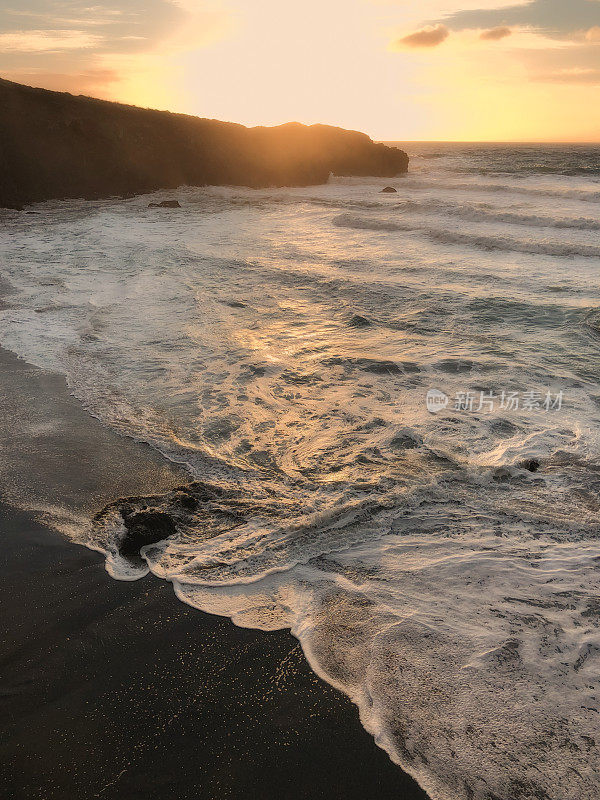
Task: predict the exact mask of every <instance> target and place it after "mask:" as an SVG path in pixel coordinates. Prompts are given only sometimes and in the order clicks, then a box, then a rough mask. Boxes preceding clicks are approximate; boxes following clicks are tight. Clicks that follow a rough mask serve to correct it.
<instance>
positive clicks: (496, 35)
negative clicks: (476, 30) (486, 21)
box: [479, 25, 512, 42]
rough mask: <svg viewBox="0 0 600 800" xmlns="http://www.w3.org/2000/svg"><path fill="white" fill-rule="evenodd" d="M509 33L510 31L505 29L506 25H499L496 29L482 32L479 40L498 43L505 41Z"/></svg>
mask: <svg viewBox="0 0 600 800" xmlns="http://www.w3.org/2000/svg"><path fill="white" fill-rule="evenodd" d="M511 33H512V30H511V29H510V28H507V27H506V25H499V26H498V27H496V28H488V29H487V30H486V31H482V32H481V34H480V36H479V38H480V39H483V40H484V41H486V42H498V41H499V40H500V39H506V37H507V36H510V35H511Z"/></svg>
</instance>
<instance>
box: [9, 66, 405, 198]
mask: <svg viewBox="0 0 600 800" xmlns="http://www.w3.org/2000/svg"><path fill="white" fill-rule="evenodd" d="M407 169H408V156H407V155H406V153H404V152H403V151H402V150H399V149H397V148H394V147H387V146H385V145H383V144H376V143H375V142H373V141H372V140H371V139H370V138H369V137H368V136H366V135H365V134H363V133H358V132H355V131H347V130H343V129H342V128H334V127H330V126H327V125H311V126H306V125H301V124H299V123H294V122H292V123H289V124H286V125H280V126H278V127H274V128H264V127H258V128H246V127H244V126H243V125H237V124H235V123H230V122H219V121H217V120H211V119H201V118H199V117H191V116H187V115H185V114H174V113H171V112H168V111H154V110H149V109H142V108H137V107H135V106H127V105H122V104H120V103H112V102H108V101H105V100H96V99H93V98H90V97H82V96H77V97H76V96H74V95H71V94H66V93H62V92H52V91H48V90H46V89H35V88H32V87H30V86H23V85H21V84H17V83H13V82H11V81H5V80H0V206H4V207H18V206H20V205H24V204H27V203H31V202H37V201H42V200H50V199H58V198H75V197H83V198H87V199H94V198H100V197H110V196H114V195H129V194H143V193H146V192H152V191H155V190H158V189H174V188H177V187H178V186H182V185H190V186H206V185H231V186H249V187H255V188H259V187H269V186H309V185H314V184H319V183H325V182H326V181H327V180H328V178H329V175H330V173H333V174H334V175H338V176H350V175H356V176H368V175H373V176H379V177H394V176H396V175H398V174H400V173H403V172H406V171H407Z"/></svg>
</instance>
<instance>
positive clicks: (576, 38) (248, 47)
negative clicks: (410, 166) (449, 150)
mask: <svg viewBox="0 0 600 800" xmlns="http://www.w3.org/2000/svg"><path fill="white" fill-rule="evenodd" d="M0 76H1V77H4V78H8V79H10V80H15V81H19V82H21V83H27V84H29V85H33V86H42V87H45V88H49V89H58V90H61V91H69V92H73V93H75V94H87V95H92V96H94V97H102V98H106V99H110V100H119V101H122V102H126V103H132V104H135V105H141V106H146V107H152V108H161V109H169V110H172V111H180V112H184V113H188V114H195V115H198V116H202V117H211V118H215V119H224V120H231V121H235V122H241V123H243V124H245V125H274V124H280V123H283V122H288V121H290V120H297V121H299V122H304V123H309V124H310V123H314V122H323V123H328V124H332V125H339V126H341V127H345V128H353V129H356V130H363V131H365V132H367V133H368V134H369V135H371V136H372V137H373V138H375V139H380V140H387V141H409V140H430V141H431V140H442V141H600V0H513V2H509V3H506V2H504V3H503V2H502V0H419V1H418V2H417V1H416V0H303V1H302V2H301V3H297V2H293V1H292V0H0Z"/></svg>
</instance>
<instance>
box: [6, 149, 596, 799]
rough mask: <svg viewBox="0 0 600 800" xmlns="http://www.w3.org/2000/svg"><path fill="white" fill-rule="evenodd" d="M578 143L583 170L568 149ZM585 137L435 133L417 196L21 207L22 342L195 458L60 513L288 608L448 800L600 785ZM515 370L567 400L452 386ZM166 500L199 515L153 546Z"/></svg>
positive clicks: (323, 661) (420, 165)
mask: <svg viewBox="0 0 600 800" xmlns="http://www.w3.org/2000/svg"><path fill="white" fill-rule="evenodd" d="M438 151H439V152H438ZM561 158H562V159H563V160H564V161H565V162H568V164H569V167H568V170H567V171H568V172H571V173H572V174H550V173H549V172H548V170H549V169H550V167H549V166H548V165H550V166H551V165H553V164H559V163H561V162H560V159H561ZM586 158H587V156H585V153H584V151H583V150H582V151H579V150H577V148H571V149H569V148H566V149H565V151H564V153H563V155H562V156H560V154H559V153H558V151H557V150H555V149H550V150H548V152H546V151H539V152H537V153H535V154H534V155H532V154H531V152H530V151H527V152H524V151H523V152H522V151H520V150H519V151H515V152H510V151H508V150H507V151H506V152H504V151H501V150H499V149H497V148H496V149H494V148H492V149H489V150H486V149H485V148H484V149H483V150H477V149H476V148H475V149H474V148H472V147H471V148H466V149H462V150H461V149H460V148H458V149H452V148H448V147H447V146H442V145H435V146H432V147H431V149H430V150H427V148H424V149H423V151H422V153H421V158H417V159H415V162H414V163H415V165H416V169H415V171H414V172H413V174H412V175H410V176H408V177H407V178H404V179H399V180H398V181H396V182H395V185H396V186H397V188H398V190H399V193H398V195H381V194H379V192H380V189H381V188H382V187H383V183H382V182H381V181H375V180H368V179H357V178H355V179H336V180H332V181H331V183H330V184H329V185H328V186H325V187H316V188H315V187H309V188H302V189H279V190H260V191H251V190H245V189H235V188H205V189H181V190H180V191H179V192H177V193H176V195H175V194H174V195H173V196H177V197H178V198H179V199H180V201H181V203H182V208H181V209H180V210H177V211H173V212H171V211H170V212H168V213H163V212H162V211H160V210H154V209H147V208H146V206H147V204H148V198H136V199H132V200H129V201H106V202H97V203H83V202H79V201H73V202H68V203H52V204H46V205H44V206H40V207H38V208H37V209H36V210H37V211H38V214H37V215H36V216H28V217H24V216H19V215H17V214H6V215H5V216H4V217H3V227H2V229H1V230H0V239H1V243H2V248H3V253H4V257H3V258H4V260H3V263H2V267H1V273H2V277H3V278H4V279H5V280H7V281H9V282H10V285H11V286H12V293H11V294H10V295H9V296H7V297H6V306H4V305H1V304H0V343H1V344H2V345H3V346H5V347H8V348H11V349H12V350H14V351H15V352H17V353H19V354H20V355H22V356H24V357H25V358H27V359H28V360H29V361H31V362H33V363H35V364H37V365H39V366H42V367H46V368H48V369H53V370H58V371H61V372H63V373H64V374H65V375H66V377H67V380H68V382H69V386H70V387H71V390H72V391H73V393H74V394H75V395H76V396H77V397H78V398H79V400H80V401H81V402H82V403H83V404H84V405H85V407H86V408H87V409H88V410H89V411H90V413H92V414H94V415H95V416H97V417H98V418H99V419H101V420H102V421H103V422H104V423H106V424H107V425H110V426H111V427H113V428H114V429H115V430H117V431H119V432H120V433H122V434H124V435H127V436H131V437H134V438H136V439H139V440H141V441H145V442H148V443H149V444H151V445H152V446H153V447H155V448H156V449H158V450H160V451H161V452H162V453H163V454H164V455H165V456H166V457H167V458H169V459H171V460H173V461H176V462H178V463H180V464H183V465H185V466H186V467H187V469H188V470H189V472H190V480H192V479H193V480H194V482H193V483H192V484H191V485H190V486H189V487H181V488H180V489H178V490H174V491H173V492H171V493H168V494H165V495H157V496H153V497H148V498H145V499H143V498H142V499H139V498H138V499H131V498H130V499H128V500H119V499H118V498H115V503H114V504H113V505H111V506H110V507H108V508H107V509H105V510H104V512H103V513H102V514H100V516H99V517H98V518H97V519H96V520H94V521H93V523H90V524H89V526H87V527H86V528H85V530H84V531H82V530H79V532H78V533H77V534H74V533H73V524H74V523H73V519H74V517H73V515H72V514H69V510H68V509H63V510H59V511H56V513H55V514H54V516H55V517H56V519H57V524H58V525H63V527H64V526H65V520H69V524H68V526H66V528H65V529H67V528H68V533H69V535H73V536H74V537H75V538H77V539H81V538H82V537H83V538H84V540H85V541H86V543H87V544H88V546H90V547H94V548H96V549H99V550H101V551H102V552H104V553H106V559H107V569H108V570H109V572H110V573H111V574H112V575H113V576H114V577H116V578H119V579H123V580H134V579H136V578H138V577H141V576H142V575H144V574H147V573H148V572H149V571H151V572H153V573H154V574H155V575H157V576H158V577H160V578H162V579H167V580H170V581H172V582H173V585H174V588H175V591H176V593H177V595H178V597H180V598H181V599H182V600H183V601H184V602H186V603H189V604H191V605H193V606H196V607H198V608H201V609H203V610H205V611H208V612H210V613H215V614H221V615H225V616H228V617H231V619H232V620H233V621H234V622H235V623H236V624H238V625H244V626H250V627H256V628H261V629H264V630H272V629H278V628H286V627H289V628H291V630H292V631H293V633H294V634H295V635H296V636H297V637H298V639H299V640H300V641H301V643H302V646H303V648H304V652H305V653H306V655H307V658H308V659H309V661H310V663H311V665H312V666H313V668H314V669H315V671H316V672H318V673H319V674H320V675H321V676H322V677H323V678H325V679H326V680H327V681H329V682H330V683H331V684H333V685H334V686H337V687H339V688H340V689H341V690H343V691H344V692H346V693H347V694H348V695H349V696H350V697H351V698H352V699H353V700H354V702H356V704H357V705H358V706H359V708H360V713H361V720H362V723H363V725H364V726H365V728H367V730H369V731H370V732H371V733H372V734H373V736H374V737H375V738H376V741H377V742H378V744H380V745H381V746H382V747H384V748H385V749H386V750H387V751H388V752H389V754H390V756H391V757H392V758H393V759H394V760H395V761H396V762H398V763H399V764H401V765H402V766H403V767H404V768H406V769H407V770H409V771H410V772H411V773H412V774H414V775H415V776H416V777H417V778H418V779H419V781H420V782H421V783H422V785H423V786H424V787H425V788H426V789H427V790H428V791H429V792H430V794H431V796H432V798H434V800H450V799H451V798H452V800H462V798H465V800H467V799H468V800H490V798H501V799H502V800H508V799H509V798H510V800H516V799H517V798H518V799H519V800H533V799H534V798H535V799H536V800H540V798H544V800H548V799H549V798H550V799H551V800H582V798H584V797H585V798H588V797H589V798H591V797H595V796H596V795H597V794H598V791H599V789H600V786H599V783H598V775H599V774H600V759H599V757H598V750H597V746H596V738H597V737H596V728H597V717H598V713H600V701H599V700H598V697H599V694H598V692H599V691H600V687H599V686H598V677H597V676H598V657H599V653H600V633H599V631H600V586H599V578H598V569H597V564H598V563H599V561H598V559H600V544H599V541H600V503H599V502H598V489H599V488H600V439H599V431H600V390H599V389H598V383H599V378H600V363H599V360H598V359H599V347H600V337H599V336H598V325H597V324H596V322H597V319H596V318H597V311H596V309H597V308H598V303H599V294H600V287H599V286H598V266H599V263H598V258H599V256H600V247H599V246H598V243H597V231H598V229H599V227H600V223H598V221H597V220H596V219H595V218H594V217H593V216H590V211H589V209H590V207H591V204H592V203H593V202H596V200H597V199H598V197H600V186H599V184H598V179H597V177H596V176H595V173H594V172H593V170H592V168H591V167H590V164H588V162H587V161H586V160H585V159H586ZM594 158H596V161H595V162H594V163H597V157H596V156H594ZM538 161H540V162H542V166H543V169H542V168H541V167H539V168H538V167H536V164H537V163H538ZM488 162H489V163H488ZM474 163H475V167H474V166H473V164H474ZM590 163H591V162H590ZM486 164H488V167H489V168H487V169H486ZM511 165H512V166H513V167H514V169H515V171H516V173H517V174H515V175H513V176H511V175H508V174H507V171H508V170H509V167H510V166H511ZM532 165H533V166H532ZM536 170H537V171H536ZM480 172H482V174H479V173H480ZM580 172H581V173H582V174H579V173H580ZM162 196H163V195H162V194H161V197H162ZM584 204H586V205H584ZM586 208H587V211H585V209H586ZM582 209H584V210H583V211H582ZM458 226H460V227H458ZM430 388H435V389H438V390H440V391H443V392H445V393H446V394H447V395H448V397H449V403H448V406H447V407H446V409H445V410H443V411H442V412H440V413H438V414H431V413H429V412H428V410H427V406H426V403H425V398H426V395H427V391H428V390H429V389H430ZM502 390H506V391H514V392H518V393H521V394H523V393H525V392H528V391H533V390H535V391H538V392H540V394H541V395H543V393H545V392H551V393H552V395H553V396H555V395H556V394H557V393H558V392H561V391H562V392H563V403H562V406H561V407H560V408H555V409H553V410H550V411H547V412H546V411H543V410H540V409H538V410H527V409H525V408H523V407H520V408H519V409H518V410H514V409H513V410H508V409H506V408H502V407H501V406H500V404H499V403H497V404H496V405H495V407H494V409H493V410H489V411H488V410H482V411H480V412H478V411H477V404H476V403H475V408H474V410H472V411H468V410H467V411H461V410H460V409H455V402H454V398H455V397H456V396H458V395H459V394H460V393H464V392H466V391H472V393H473V395H474V396H475V397H477V396H479V393H480V392H482V391H483V392H485V393H489V392H490V391H491V392H494V393H495V394H496V396H499V395H500V393H501V392H502ZM56 503H57V504H59V503H60V498H57V499H56ZM149 510H150V511H151V512H152V513H156V514H159V515H162V516H160V517H159V519H161V520H168V521H169V524H168V526H167V527H166V528H165V530H167V531H175V533H173V534H172V535H170V536H168V538H167V539H166V540H163V541H162V542H161V541H152V542H147V543H146V546H145V547H143V548H142V550H141V556H137V555H135V554H134V555H133V556H132V554H131V553H130V552H129V551H128V550H127V547H126V545H127V541H128V537H129V536H130V534H131V530H133V529H134V528H135V525H136V524H137V523H136V520H139V519H140V517H138V516H136V515H139V514H140V513H142V514H143V513H145V512H147V511H149ZM45 513H51V510H48V509H46V510H45ZM155 538H156V537H155ZM158 539H160V536H158Z"/></svg>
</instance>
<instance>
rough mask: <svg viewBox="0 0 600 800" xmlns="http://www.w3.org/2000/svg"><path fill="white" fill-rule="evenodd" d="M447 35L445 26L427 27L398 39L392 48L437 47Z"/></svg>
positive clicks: (448, 33)
mask: <svg viewBox="0 0 600 800" xmlns="http://www.w3.org/2000/svg"><path fill="white" fill-rule="evenodd" d="M449 35H450V31H449V30H448V28H447V27H446V26H445V25H442V24H437V25H427V26H425V27H424V28H421V29H420V30H418V31H415V32H414V33H410V34H409V35H408V36H403V37H402V38H401V39H398V40H397V41H396V42H395V44H394V48H395V49H396V48H397V49H401V48H404V47H437V46H438V45H439V44H442V42H444V41H445V40H446V39H447V38H448V36H449Z"/></svg>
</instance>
